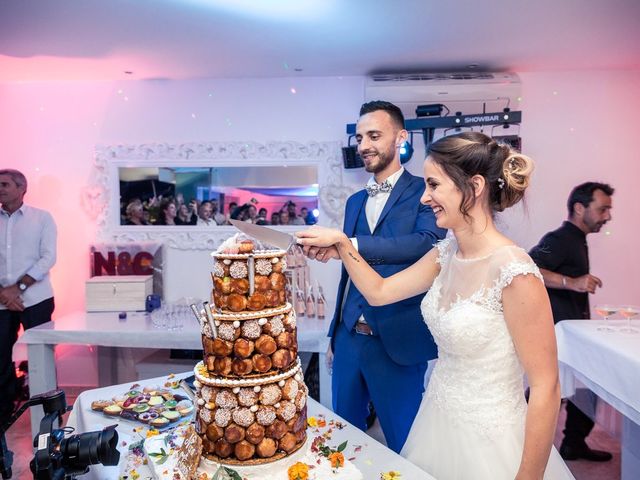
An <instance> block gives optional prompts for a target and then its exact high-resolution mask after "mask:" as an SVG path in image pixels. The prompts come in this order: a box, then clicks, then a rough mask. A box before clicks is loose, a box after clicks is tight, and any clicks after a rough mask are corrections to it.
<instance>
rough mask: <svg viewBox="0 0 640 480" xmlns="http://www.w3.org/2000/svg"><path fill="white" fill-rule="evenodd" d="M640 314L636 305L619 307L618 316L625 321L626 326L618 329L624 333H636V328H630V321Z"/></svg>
mask: <svg viewBox="0 0 640 480" xmlns="http://www.w3.org/2000/svg"><path fill="white" fill-rule="evenodd" d="M638 314H640V307H639V306H637V305H623V306H622V307H620V315H622V316H623V317H624V318H626V319H627V326H626V327H623V328H621V329H620V331H621V332H625V333H638V330H637V329H636V328H633V327H632V326H631V319H632V318H633V317H635V316H637V315H638Z"/></svg>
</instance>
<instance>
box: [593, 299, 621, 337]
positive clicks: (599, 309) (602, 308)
mask: <svg viewBox="0 0 640 480" xmlns="http://www.w3.org/2000/svg"><path fill="white" fill-rule="evenodd" d="M594 310H595V311H596V313H597V314H598V315H600V316H601V317H602V318H603V319H604V325H602V326H600V327H598V330H602V331H605V332H614V331H615V330H614V329H613V328H611V327H610V326H609V317H610V316H611V315H613V314H614V313H616V312H618V311H619V310H620V308H619V307H615V306H613V305H596V306H595V308H594Z"/></svg>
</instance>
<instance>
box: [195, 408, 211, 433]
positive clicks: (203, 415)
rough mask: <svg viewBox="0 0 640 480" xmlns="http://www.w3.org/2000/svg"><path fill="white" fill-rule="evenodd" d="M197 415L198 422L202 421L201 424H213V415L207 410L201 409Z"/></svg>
mask: <svg viewBox="0 0 640 480" xmlns="http://www.w3.org/2000/svg"><path fill="white" fill-rule="evenodd" d="M198 415H199V416H200V420H202V423H204V424H205V425H209V424H210V423H211V422H213V413H212V411H211V410H209V409H208V408H201V409H200V410H199V413H198ZM205 428H206V427H205ZM203 430H204V429H203Z"/></svg>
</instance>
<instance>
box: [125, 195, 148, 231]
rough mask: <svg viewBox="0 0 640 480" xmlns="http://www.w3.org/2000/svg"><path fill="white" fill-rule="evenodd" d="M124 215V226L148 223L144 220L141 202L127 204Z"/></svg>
mask: <svg viewBox="0 0 640 480" xmlns="http://www.w3.org/2000/svg"><path fill="white" fill-rule="evenodd" d="M125 213H126V215H127V219H126V221H125V225H149V223H148V222H147V221H146V220H145V219H144V209H143V208H142V202H140V201H136V200H134V201H132V202H129V205H127V210H126V212H125Z"/></svg>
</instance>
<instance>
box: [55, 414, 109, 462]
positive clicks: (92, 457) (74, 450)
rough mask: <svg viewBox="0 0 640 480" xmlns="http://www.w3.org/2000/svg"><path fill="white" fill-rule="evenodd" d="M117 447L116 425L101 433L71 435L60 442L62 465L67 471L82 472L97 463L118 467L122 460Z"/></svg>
mask: <svg viewBox="0 0 640 480" xmlns="http://www.w3.org/2000/svg"><path fill="white" fill-rule="evenodd" d="M117 447H118V432H116V430H115V425H114V426H111V427H107V428H105V429H104V430H102V431H100V432H88V433H81V434H78V435H71V436H70V437H67V438H65V439H64V440H62V441H61V442H60V452H61V453H62V458H63V460H62V463H63V466H64V467H65V468H66V469H67V470H72V471H80V472H82V471H84V470H85V469H86V468H87V467H88V466H89V465H94V464H96V463H101V464H103V465H106V466H112V465H117V464H118V461H119V460H120V452H119V451H118V448H117Z"/></svg>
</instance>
